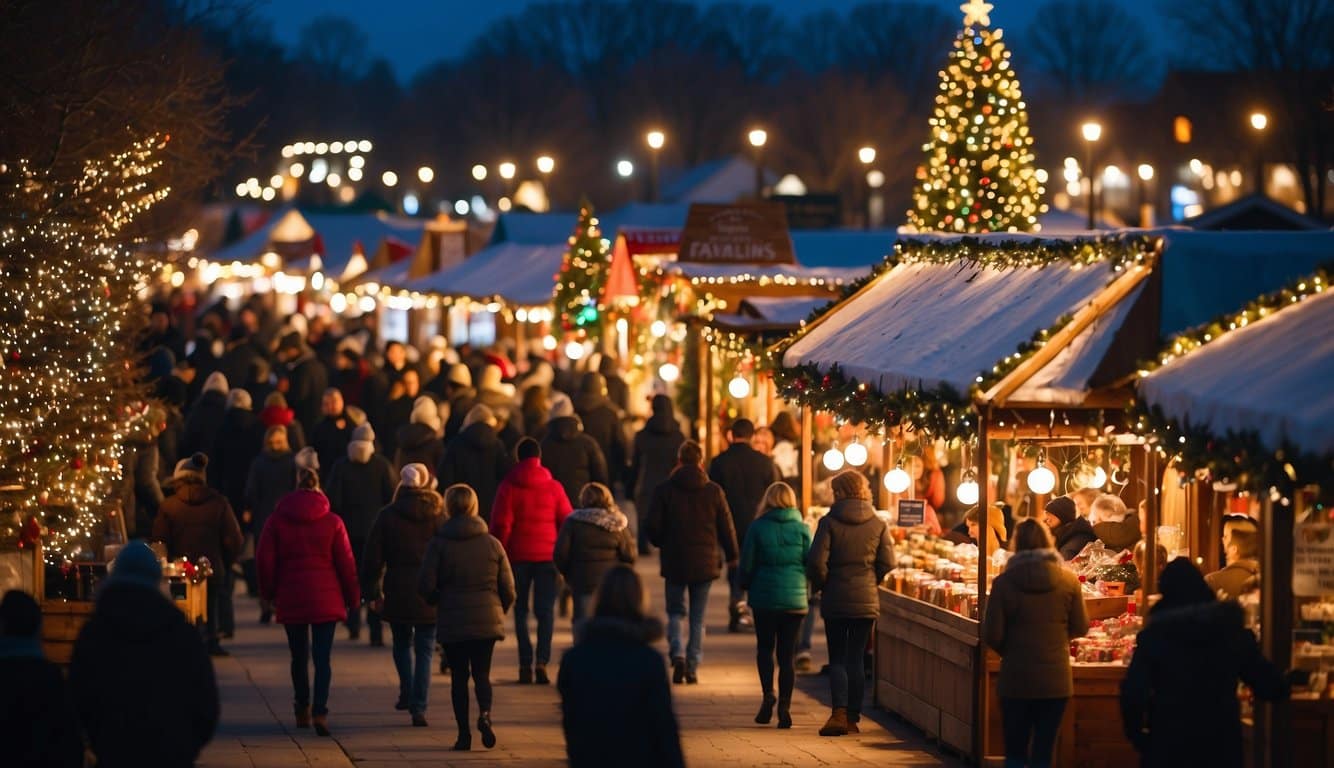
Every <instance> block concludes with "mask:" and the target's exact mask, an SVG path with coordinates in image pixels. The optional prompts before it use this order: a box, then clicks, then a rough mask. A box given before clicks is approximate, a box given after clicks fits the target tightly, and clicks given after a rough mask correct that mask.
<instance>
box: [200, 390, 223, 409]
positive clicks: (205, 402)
mask: <svg viewBox="0 0 1334 768" xmlns="http://www.w3.org/2000/svg"><path fill="white" fill-rule="evenodd" d="M194 407H195V408H196V409H198V408H216V409H218V410H219V411H221V410H225V409H226V408H227V393H226V392H220V391H218V390H216V389H206V390H204V391H203V392H200V393H199V399H198V400H196V401H195V406H194Z"/></svg>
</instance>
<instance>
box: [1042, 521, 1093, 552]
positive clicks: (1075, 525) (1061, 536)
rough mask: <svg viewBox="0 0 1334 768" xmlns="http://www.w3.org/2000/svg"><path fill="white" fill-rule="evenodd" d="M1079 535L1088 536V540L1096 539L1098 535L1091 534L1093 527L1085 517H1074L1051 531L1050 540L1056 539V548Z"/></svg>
mask: <svg viewBox="0 0 1334 768" xmlns="http://www.w3.org/2000/svg"><path fill="white" fill-rule="evenodd" d="M1080 534H1083V535H1085V536H1088V537H1089V538H1090V539H1096V538H1098V535H1097V534H1096V533H1094V532H1093V526H1092V525H1090V524H1089V521H1088V518H1087V517H1076V518H1075V519H1074V520H1071V521H1070V522H1068V523H1061V524H1060V525H1058V526H1056V527H1055V528H1053V529H1051V535H1052V538H1054V539H1056V546H1057V547H1060V546H1061V545H1062V544H1064V543H1065V542H1067V541H1069V540H1070V539H1071V537H1074V536H1078V535H1080Z"/></svg>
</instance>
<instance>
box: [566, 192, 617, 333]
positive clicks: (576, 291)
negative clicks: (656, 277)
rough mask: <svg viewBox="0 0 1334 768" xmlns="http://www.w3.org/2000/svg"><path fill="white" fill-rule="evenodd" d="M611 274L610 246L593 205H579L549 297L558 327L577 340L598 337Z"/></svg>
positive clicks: (586, 203) (586, 202)
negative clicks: (567, 244)
mask: <svg viewBox="0 0 1334 768" xmlns="http://www.w3.org/2000/svg"><path fill="white" fill-rule="evenodd" d="M610 272H611V243H610V242H608V241H607V240H606V239H605V238H604V237H602V230H600V229H599V228H598V220H597V217H595V216H594V215H593V206H592V205H591V204H590V203H589V202H588V201H587V200H584V201H582V202H581V203H580V204H579V223H578V224H576V225H575V228H574V233H573V234H571V235H570V239H569V247H568V248H567V249H566V251H565V256H564V257H563V258H562V259H561V264H560V272H559V273H557V274H556V289H555V293H554V295H553V297H552V301H553V303H554V304H555V312H556V316H557V317H558V318H559V320H560V326H561V328H562V329H563V330H564V331H565V332H566V333H568V334H571V335H573V336H574V337H576V338H580V339H597V338H599V337H601V335H602V311H603V309H604V308H603V306H602V303H601V300H602V291H603V288H604V287H605V286H606V284H607V277H608V275H609V274H610Z"/></svg>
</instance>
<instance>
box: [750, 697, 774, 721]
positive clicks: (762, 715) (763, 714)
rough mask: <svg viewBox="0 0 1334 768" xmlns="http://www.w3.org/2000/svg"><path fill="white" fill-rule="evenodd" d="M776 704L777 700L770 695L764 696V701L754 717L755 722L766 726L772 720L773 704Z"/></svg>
mask: <svg viewBox="0 0 1334 768" xmlns="http://www.w3.org/2000/svg"><path fill="white" fill-rule="evenodd" d="M777 703H778V700H777V699H775V698H774V695H773V694H772V693H766V694H764V700H763V701H762V702H760V711H759V714H757V715H755V722H757V723H759V724H760V725H768V724H769V721H770V720H772V719H774V704H777Z"/></svg>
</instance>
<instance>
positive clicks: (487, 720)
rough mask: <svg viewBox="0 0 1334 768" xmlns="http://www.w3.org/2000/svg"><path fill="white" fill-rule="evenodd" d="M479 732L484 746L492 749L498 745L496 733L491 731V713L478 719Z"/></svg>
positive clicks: (486, 713)
mask: <svg viewBox="0 0 1334 768" xmlns="http://www.w3.org/2000/svg"><path fill="white" fill-rule="evenodd" d="M477 730H478V731H480V732H481V734H482V746H484V747H486V748H487V749H491V748H492V747H494V746H495V745H496V732H495V731H494V730H492V729H491V713H490V712H483V713H482V714H481V716H480V717H478V718H477Z"/></svg>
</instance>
